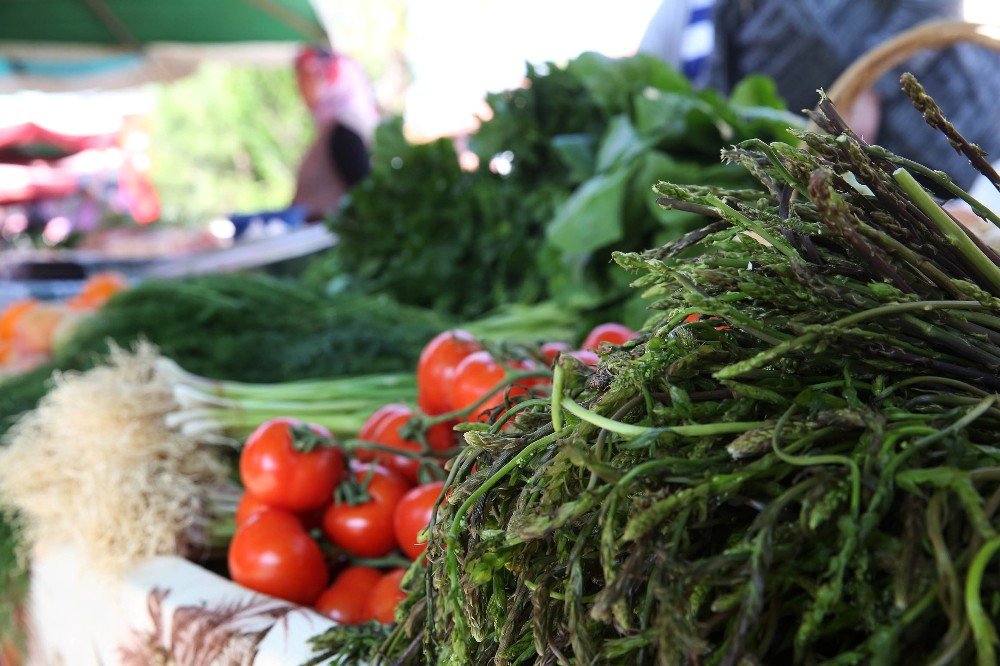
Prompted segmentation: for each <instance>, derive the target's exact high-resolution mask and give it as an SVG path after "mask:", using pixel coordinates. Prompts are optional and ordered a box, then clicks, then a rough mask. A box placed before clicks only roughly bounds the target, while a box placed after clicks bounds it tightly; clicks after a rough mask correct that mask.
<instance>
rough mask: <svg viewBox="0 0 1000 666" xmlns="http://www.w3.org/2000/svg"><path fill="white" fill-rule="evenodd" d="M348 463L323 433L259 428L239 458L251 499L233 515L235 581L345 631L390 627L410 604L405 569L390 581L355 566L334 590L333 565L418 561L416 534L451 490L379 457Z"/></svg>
mask: <svg viewBox="0 0 1000 666" xmlns="http://www.w3.org/2000/svg"><path fill="white" fill-rule="evenodd" d="M392 413H393V414H396V412H395V411H393V412H392ZM394 418H395V417H394ZM442 445H445V444H442V443H438V446H442ZM445 446H446V447H447V448H450V444H447V445H445ZM346 457H347V456H345V449H344V447H343V445H342V444H340V443H339V442H337V441H335V440H334V438H333V437H332V435H331V434H330V432H329V431H327V430H326V429H324V428H322V427H320V426H318V425H315V424H303V423H300V422H299V421H297V420H295V419H291V418H278V419H272V420H270V421H267V422H266V423H263V424H261V425H260V426H259V427H258V428H257V429H256V430H255V431H254V432H253V433H252V434H251V435H250V436H249V437H248V438H247V440H246V442H245V443H244V446H243V450H242V452H241V454H240V465H239V467H240V479H241V480H242V481H243V485H244V486H245V488H246V492H245V493H244V494H243V496H242V498H241V499H240V503H239V506H238V507H237V509H236V533H235V534H234V535H233V539H232V541H231V542H230V544H229V556H228V560H229V573H230V576H231V577H232V579H233V580H234V581H236V582H237V583H239V584H241V585H243V586H245V587H248V588H250V589H253V590H256V591H258V592H263V593H265V594H270V595H272V596H275V597H279V598H282V599H286V600H288V601H291V602H294V603H297V604H301V605H307V606H314V607H315V608H316V609H317V610H318V611H319V612H321V613H323V614H324V615H327V616H329V617H331V618H333V619H334V620H336V621H338V622H341V623H358V622H367V621H370V620H373V619H374V620H378V621H379V622H392V621H393V614H394V612H395V608H396V605H397V604H398V603H399V601H400V600H401V599H402V598H403V597H404V596H405V594H404V593H403V591H402V589H401V588H400V585H399V584H400V581H401V579H402V576H403V573H405V571H406V570H405V569H403V568H400V567H398V566H391V565H393V564H395V563H394V562H389V563H387V565H390V566H391V570H389V571H385V572H383V571H380V570H379V569H378V568H375V567H372V566H356V565H354V566H348V567H347V568H346V569H344V570H343V571H341V572H340V573H339V574H338V575H337V576H336V577H335V579H334V581H333V584H332V585H330V586H329V587H327V585H328V583H329V580H330V569H331V567H330V562H331V561H332V560H334V559H335V558H336V556H338V555H339V556H347V557H348V558H352V559H365V558H385V557H386V556H390V557H391V556H392V555H393V554H394V553H395V552H396V551H397V550H401V551H402V552H403V553H404V554H405V555H406V556H407V557H409V558H410V559H416V558H417V557H419V556H420V554H421V553H422V552H423V550H424V548H425V547H426V545H425V544H423V543H421V542H420V539H419V537H418V535H419V533H420V532H421V531H422V530H423V529H424V528H425V527H426V526H427V525H428V523H429V522H430V517H431V511H432V509H433V506H434V504H435V502H436V501H437V498H438V497H439V496H440V494H441V491H442V488H443V485H444V484H443V483H441V482H435V483H429V484H424V485H416V486H415V485H414V483H413V482H412V481H410V480H409V479H408V478H407V477H406V476H404V475H403V474H401V473H400V472H399V471H397V470H396V469H394V468H392V467H390V466H383V465H382V464H379V462H377V461H376V458H375V457H371V456H361V457H366V458H367V460H361V459H358V458H355V459H352V460H349V461H347V462H346V463H345V458H346ZM414 480H415V479H414ZM395 558H396V559H397V560H399V559H401V558H400V557H399V555H395ZM376 564H377V563H376Z"/></svg>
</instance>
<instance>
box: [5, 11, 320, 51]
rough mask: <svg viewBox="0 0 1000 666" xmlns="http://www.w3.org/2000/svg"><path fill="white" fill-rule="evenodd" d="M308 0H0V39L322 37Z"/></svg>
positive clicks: (116, 41)
mask: <svg viewBox="0 0 1000 666" xmlns="http://www.w3.org/2000/svg"><path fill="white" fill-rule="evenodd" d="M323 35H324V33H323V30H322V28H321V27H320V24H319V22H318V20H317V19H316V15H315V13H314V12H313V10H312V7H311V5H310V3H309V0H210V1H206V0H167V1H164V0H4V1H3V2H0V42H34V43H39V42H44V43H47V44H52V45H56V44H59V45H69V44H73V45H80V44H90V45H105V46H118V47H126V48H136V47H140V46H143V45H146V44H153V43H157V42H184V43H189V44H219V43H233V42H302V41H312V40H316V39H322V38H323Z"/></svg>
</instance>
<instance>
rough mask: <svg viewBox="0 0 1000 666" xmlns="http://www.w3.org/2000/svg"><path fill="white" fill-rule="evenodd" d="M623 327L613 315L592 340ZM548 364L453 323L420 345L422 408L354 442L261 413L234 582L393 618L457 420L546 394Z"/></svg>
mask: <svg viewBox="0 0 1000 666" xmlns="http://www.w3.org/2000/svg"><path fill="white" fill-rule="evenodd" d="M624 330H626V329H624V327H622V326H621V325H617V324H612V323H609V324H606V325H603V326H601V327H599V328H598V329H595V330H594V331H592V332H591V333H590V334H588V336H587V340H588V341H591V342H593V341H594V340H596V339H597V338H598V337H600V336H606V335H608V334H609V332H611V333H614V334H617V335H619V336H620V335H621V334H622V331H624ZM567 346H568V345H567ZM487 348H492V351H490V350H488V349H487ZM532 357H534V358H532ZM551 372H552V371H551V369H550V368H549V367H548V365H547V364H546V363H545V361H544V358H543V355H542V353H541V351H540V349H537V348H535V347H534V346H527V345H517V346H514V347H505V346H503V345H496V344H493V343H488V342H484V341H481V340H479V339H477V338H475V337H474V336H472V334H471V333H469V332H468V331H465V330H462V329H450V330H446V331H443V332H441V333H440V334H438V335H437V336H435V337H434V338H432V339H431V340H430V341H429V342H428V343H427V344H426V345H425V347H424V349H423V350H422V351H421V354H420V360H419V361H418V364H417V373H416V377H417V395H416V403H417V405H419V406H418V407H411V406H409V405H408V404H405V403H399V402H397V403H389V404H386V405H383V406H381V407H379V408H377V409H375V410H374V411H373V412H371V414H370V416H368V418H367V419H366V420H365V421H364V423H363V424H362V425H361V426H360V428H359V429H356V430H357V438H356V439H348V440H344V439H340V438H338V437H336V436H335V435H334V433H332V432H331V431H330V430H328V429H327V428H325V427H323V426H322V425H320V424H319V423H316V422H309V421H304V420H300V419H298V418H291V417H275V418H271V419H268V420H266V421H264V422H263V423H261V424H260V425H259V426H258V427H257V428H256V429H255V430H254V431H253V432H252V433H251V434H250V435H249V436H248V437H247V438H246V440H245V441H244V442H243V445H242V447H241V449H240V456H239V479H240V482H241V484H242V486H243V489H244V490H243V494H242V496H241V497H240V500H239V503H238V505H237V506H236V508H235V514H234V518H235V533H234V534H233V536H232V540H231V541H230V542H229V545H228V572H229V574H230V575H231V576H232V579H233V580H234V581H236V582H237V583H239V584H241V585H243V586H244V587H247V588H249V589H251V590H255V591H258V592H263V593H266V594H270V595H272V596H276V597H279V598H281V599H285V600H287V601H291V602H293V603H297V604H301V605H306V606H313V607H314V608H315V609H316V610H317V611H319V612H321V613H323V614H324V615H327V616H328V617H330V618H331V619H333V620H336V621H337V622H339V623H340V624H343V625H355V624H363V623H366V622H372V621H377V622H379V623H383V624H387V623H392V622H393V618H394V610H395V607H396V605H397V604H398V602H399V601H400V600H402V599H403V598H404V597H405V593H404V592H403V591H402V589H401V588H400V586H399V582H400V580H401V578H402V576H403V575H404V573H405V571H406V569H405V568H404V567H409V565H410V563H411V562H415V561H418V560H420V559H421V557H422V555H423V553H424V551H425V549H426V547H427V544H426V542H425V540H424V538H423V534H422V533H423V531H424V530H425V529H426V528H427V526H428V524H429V523H430V521H431V516H432V514H433V512H434V509H435V506H436V505H437V504H438V502H439V501H440V498H441V496H442V492H443V490H444V481H445V478H446V475H447V473H446V471H445V469H444V466H445V464H446V462H447V461H448V460H450V459H452V458H453V457H454V456H455V455H456V454H457V453H458V452H460V451H461V450H462V449H461V446H460V440H459V438H458V437H457V433H456V432H455V426H456V425H457V424H458V423H459V422H461V421H464V422H466V423H475V422H478V421H479V420H480V419H484V418H487V417H488V416H489V415H491V414H492V413H496V412H497V411H498V410H502V409H503V405H504V403H505V402H506V401H508V400H510V399H512V398H514V397H516V396H528V397H533V396H544V395H547V394H548V392H549V391H548V387H549V385H550V384H551ZM536 400H537V398H536ZM276 404H281V405H288V403H287V402H281V403H276ZM295 411H297V412H298V413H302V414H304V413H306V410H303V409H301V408H300V409H298V410H295ZM168 420H170V418H169V417H168Z"/></svg>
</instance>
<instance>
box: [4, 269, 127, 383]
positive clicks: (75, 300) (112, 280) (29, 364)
mask: <svg viewBox="0 0 1000 666" xmlns="http://www.w3.org/2000/svg"><path fill="white" fill-rule="evenodd" d="M127 285H128V281H127V280H126V279H125V276H123V275H121V274H119V273H115V272H113V271H106V272H101V273H95V274H94V275H92V276H90V278H88V279H87V280H86V281H85V282H84V283H83V285H82V287H81V289H80V292H79V293H77V294H76V295H75V296H73V297H72V298H69V299H67V300H66V301H65V302H63V303H44V302H42V301H39V300H38V299H36V298H25V299H21V300H17V301H14V302H12V303H8V304H7V305H6V306H5V307H4V308H3V309H2V310H0V378H2V377H4V376H7V375H12V374H17V373H21V372H26V371H28V370H31V369H33V368H36V367H38V366H39V365H42V364H43V363H45V362H46V361H48V360H50V359H51V358H52V354H53V352H54V351H55V348H56V347H57V345H58V344H59V342H60V341H64V340H65V339H66V338H67V337H69V336H70V335H71V334H72V332H73V331H74V330H75V329H76V328H77V327H78V326H79V325H80V323H81V321H82V320H83V319H84V318H85V317H86V316H87V315H88V314H91V313H93V312H94V311H95V310H98V309H99V308H100V307H101V306H102V305H104V303H106V302H107V300H108V299H109V298H111V297H112V296H113V295H114V294H116V293H118V292H119V291H121V290H123V289H125V287H126V286H127Z"/></svg>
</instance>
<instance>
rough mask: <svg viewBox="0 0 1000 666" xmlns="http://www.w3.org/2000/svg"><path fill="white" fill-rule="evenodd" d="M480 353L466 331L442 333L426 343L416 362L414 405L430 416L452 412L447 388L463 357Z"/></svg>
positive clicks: (473, 339) (477, 346)
mask: <svg viewBox="0 0 1000 666" xmlns="http://www.w3.org/2000/svg"><path fill="white" fill-rule="evenodd" d="M478 350H479V344H478V343H477V342H476V340H475V338H473V337H472V334H471V333H469V332H468V331H464V330H462V329H459V328H456V329H453V330H451V331H444V332H443V333H439V334H438V335H437V336H435V337H434V339H433V340H431V341H430V342H428V343H427V344H426V345H425V346H424V348H423V350H422V351H421V352H420V360H419V361H418V362H417V405H418V406H419V407H420V409H421V411H423V412H424V413H425V414H430V415H431V416H437V415H438V414H444V413H445V412H449V411H451V409H452V407H451V402H450V387H451V382H452V379H453V378H454V376H455V369H456V368H457V367H458V364H459V363H460V362H461V361H462V359H464V358H465V357H466V356H468V355H469V354H471V353H472V352H474V351H478Z"/></svg>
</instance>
